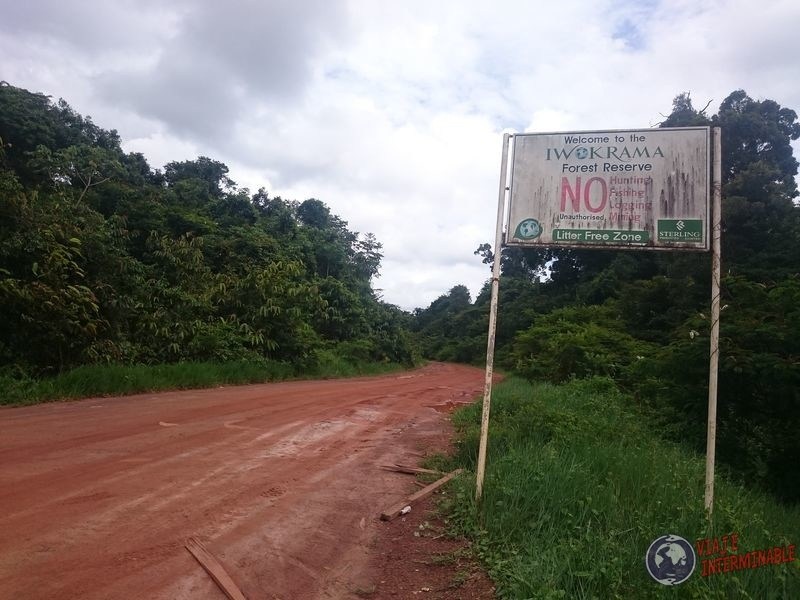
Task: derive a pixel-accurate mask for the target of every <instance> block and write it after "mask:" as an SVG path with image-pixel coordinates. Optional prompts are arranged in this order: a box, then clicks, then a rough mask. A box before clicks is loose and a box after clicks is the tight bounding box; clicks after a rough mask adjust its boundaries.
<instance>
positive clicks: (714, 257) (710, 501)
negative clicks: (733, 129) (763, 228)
mask: <svg viewBox="0 0 800 600" xmlns="http://www.w3.org/2000/svg"><path fill="white" fill-rule="evenodd" d="M711 137H712V140H713V150H714V156H713V159H714V163H713V165H714V167H713V174H712V183H713V199H712V201H713V203H712V208H711V219H712V223H713V225H712V229H711V348H710V361H709V370H708V429H707V432H706V489H705V507H706V513H707V515H708V518H709V519H711V515H712V513H713V512H714V460H715V453H716V443H717V374H718V371H719V313H720V308H719V301H720V277H721V273H722V264H721V257H720V253H721V240H722V141H721V130H720V128H719V127H714V128H712V129H711Z"/></svg>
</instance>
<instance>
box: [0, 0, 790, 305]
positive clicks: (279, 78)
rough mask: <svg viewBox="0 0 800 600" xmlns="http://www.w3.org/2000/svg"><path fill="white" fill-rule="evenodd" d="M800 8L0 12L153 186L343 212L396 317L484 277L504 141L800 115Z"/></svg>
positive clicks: (630, 4)
mask: <svg viewBox="0 0 800 600" xmlns="http://www.w3.org/2000/svg"><path fill="white" fill-rule="evenodd" d="M799 30H800V2H798V1H797V0H761V1H760V2H753V1H752V0H708V1H704V0H558V1H553V2H537V1H534V0H530V1H522V0H520V1H501V0H496V1H494V2H488V1H486V0H484V1H472V0H452V1H445V0H442V1H435V0H426V1H425V0H423V1H417V0H404V1H403V2H389V1H388V0H251V1H248V0H228V1H227V2H222V1H211V0H163V1H160V2H159V1H155V0H104V1H102V0H96V1H89V0H86V1H82V0H27V1H21V0H0V57H1V58H0V79H4V80H6V81H8V82H9V83H11V84H13V85H17V86H21V87H25V88H28V89H30V90H33V91H40V92H44V93H46V94H50V95H52V96H54V97H56V98H58V97H63V98H64V99H65V100H67V101H68V102H69V103H70V104H71V105H72V106H73V107H74V108H75V109H76V110H78V111H79V112H81V113H83V114H88V115H91V116H92V118H93V119H94V121H95V122H96V123H98V124H99V125H101V126H103V127H106V128H115V129H117V130H118V131H119V132H120V135H121V136H122V138H123V141H124V147H125V149H126V150H129V151H138V152H143V153H144V154H145V156H146V157H147V158H148V160H149V161H150V163H151V165H152V166H154V167H161V166H162V165H163V164H164V163H166V162H169V161H171V160H185V159H191V158H195V157H197V156H198V155H205V156H210V157H212V158H214V159H217V160H221V161H223V162H224V163H226V164H227V165H228V166H229V167H230V171H231V172H230V175H231V177H232V179H234V180H235V181H236V182H237V183H238V184H239V185H240V186H245V187H248V188H250V189H251V190H252V191H255V190H257V189H258V188H260V187H265V188H266V189H267V190H268V191H269V193H270V195H273V196H277V195H280V196H282V197H283V198H287V199H297V200H303V199H306V198H310V197H314V198H319V199H320V200H322V201H324V202H326V203H327V204H328V205H329V206H330V207H331V209H332V210H333V212H334V213H336V214H338V215H339V216H341V217H342V218H343V219H345V220H346V221H348V222H349V225H350V228H351V229H354V230H356V231H361V232H366V231H371V232H373V233H375V234H376V236H377V238H378V240H379V241H381V242H382V243H383V247H384V260H383V268H382V275H381V277H380V279H379V280H378V281H377V287H378V288H380V289H382V290H383V291H382V293H383V297H384V299H385V300H387V301H389V302H392V303H394V304H398V305H400V306H401V307H403V308H406V309H410V308H414V307H417V306H427V304H429V303H430V302H431V301H432V300H434V299H435V298H436V297H438V296H439V295H441V294H442V293H445V292H446V291H447V290H449V289H450V288H451V287H452V286H453V285H456V284H458V283H464V284H466V285H468V286H469V287H470V289H471V290H472V292H473V294H474V293H475V292H477V290H478V289H479V288H480V286H481V284H482V283H483V281H484V280H485V279H486V277H487V276H488V270H487V268H486V266H485V265H482V264H481V263H480V259H479V258H478V257H476V256H474V255H473V251H474V250H475V248H476V247H477V246H478V245H479V244H481V243H482V242H491V241H493V237H494V221H495V208H496V202H497V184H498V176H499V166H500V150H501V138H502V132H503V131H514V132H523V131H562V130H563V131H567V130H580V129H612V128H620V129H625V128H642V127H650V126H653V125H655V124H657V123H658V122H659V121H660V120H661V119H662V118H663V115H664V114H667V113H668V112H669V110H670V107H671V101H672V98H673V97H674V96H675V95H676V94H678V93H680V92H683V91H689V92H691V95H692V98H693V99H694V101H695V105H696V106H698V107H702V106H704V105H705V104H706V103H707V102H709V101H711V107H710V110H711V111H715V110H716V107H717V106H718V105H719V102H720V101H721V100H722V99H724V98H725V96H727V95H728V94H729V93H730V92H731V91H733V90H735V89H739V88H743V89H745V90H747V92H748V93H749V94H750V95H751V96H753V97H754V98H758V99H763V98H772V99H774V100H776V101H778V102H779V103H781V104H782V105H784V106H788V107H790V108H793V109H795V110H800V51H799V50H798V41H797V40H798V33H797V32H798V31H799Z"/></svg>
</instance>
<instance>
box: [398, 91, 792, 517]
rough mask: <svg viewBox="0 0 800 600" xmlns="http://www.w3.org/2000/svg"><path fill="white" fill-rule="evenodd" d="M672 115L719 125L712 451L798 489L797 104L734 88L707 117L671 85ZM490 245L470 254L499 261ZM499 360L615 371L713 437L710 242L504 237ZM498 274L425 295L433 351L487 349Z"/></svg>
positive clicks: (666, 411) (670, 425)
mask: <svg viewBox="0 0 800 600" xmlns="http://www.w3.org/2000/svg"><path fill="white" fill-rule="evenodd" d="M661 125H662V126H664V127H678V126H690V125H713V126H719V127H721V128H722V143H723V156H722V166H723V211H722V220H723V233H722V265H723V275H724V278H723V281H722V305H723V311H722V314H721V321H720V323H721V350H720V352H721V355H720V372H719V425H718V437H717V443H718V446H717V454H718V458H719V459H720V460H721V461H722V462H723V463H724V464H725V465H727V467H728V468H729V469H731V471H732V473H733V474H734V475H735V476H737V477H738V478H740V479H741V480H743V481H747V482H749V483H751V484H753V483H754V484H757V485H760V486H763V487H765V488H767V489H770V490H771V491H773V492H774V493H776V494H778V495H779V496H780V497H782V498H784V499H788V500H792V501H797V500H800V467H799V466H798V464H799V463H798V460H797V459H798V456H800V436H799V435H798V431H800V207H798V205H797V202H796V200H795V198H796V197H797V195H798V190H797V184H796V181H795V175H796V174H797V167H798V163H797V161H796V160H795V158H794V156H793V153H792V147H791V145H790V142H791V140H796V139H798V137H800V124H798V122H797V115H796V113H795V112H794V111H793V110H790V109H788V108H784V107H781V106H780V105H779V104H778V103H777V102H774V101H772V100H761V101H759V100H754V99H752V98H751V97H749V96H748V95H747V94H746V93H745V92H744V91H741V90H739V91H735V92H733V93H732V94H730V95H729V96H728V97H727V98H726V99H725V100H724V101H723V102H722V103H721V105H720V107H719V111H718V113H717V114H715V115H712V116H709V115H707V114H706V113H705V112H704V111H702V110H696V109H695V108H694V107H693V105H692V101H691V98H690V96H689V95H688V94H683V95H680V96H678V97H677V98H676V99H675V100H674V103H673V109H672V112H671V114H669V116H668V117H667V118H666V119H665V120H664V122H663V123H662V124H661ZM492 252H493V249H492V248H491V247H490V246H489V245H488V244H483V245H481V246H480V247H479V248H478V249H477V250H476V255H478V256H480V257H482V258H483V261H484V262H485V263H487V264H490V263H491V262H492V259H493V254H492ZM501 265H502V278H501V282H500V311H499V316H498V334H497V336H498V337H497V362H498V364H499V365H500V366H501V367H503V368H505V369H506V370H508V371H512V372H516V373H519V374H522V375H524V376H526V377H528V378H529V379H531V380H540V381H541V380H549V381H552V382H561V381H565V380H569V379H572V378H576V377H577V378H580V377H587V376H591V375H601V376H607V377H609V378H613V379H614V380H615V381H616V382H617V383H618V385H619V386H620V387H621V388H622V389H624V390H626V391H627V392H629V393H630V395H631V397H632V398H634V399H635V401H636V402H638V403H640V404H641V405H642V406H644V407H645V408H647V409H649V410H652V412H653V413H654V414H655V415H656V416H657V417H658V419H659V422H660V423H661V426H662V428H663V432H664V434H665V435H666V436H670V437H672V438H677V439H680V440H684V441H686V442H688V443H690V444H691V445H693V446H695V447H696V448H697V449H698V450H699V451H703V450H704V448H705V428H706V408H707V389H708V388H707V385H708V351H709V332H710V323H709V318H708V317H709V307H710V285H711V284H710V256H709V255H708V254H697V253H668V254H665V253H657V252H646V251H625V252H616V251H611V250H609V251H603V250H586V251H580V250H565V249H552V250H547V251H537V250H529V249H520V248H503V249H502V254H501ZM488 308H489V287H488V285H487V286H484V288H483V290H482V291H481V292H480V293H479V294H478V297H477V298H476V299H475V301H474V302H472V300H471V298H470V294H469V290H468V289H467V288H466V287H465V286H463V285H458V286H455V287H454V288H452V289H451V290H450V291H449V292H448V293H446V294H444V295H442V296H441V297H440V298H438V299H437V300H435V301H434V302H433V303H432V304H431V305H430V306H429V307H427V308H425V309H418V310H417V311H416V312H415V315H414V317H415V318H414V322H413V325H412V326H413V329H414V331H415V333H416V335H417V337H418V339H419V342H420V344H421V347H422V351H423V354H424V355H425V356H429V357H433V358H437V359H440V360H453V361H462V362H471V363H475V364H480V363H481V362H482V361H483V360H484V357H485V349H486V329H487V322H488Z"/></svg>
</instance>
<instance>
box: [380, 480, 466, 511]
mask: <svg viewBox="0 0 800 600" xmlns="http://www.w3.org/2000/svg"><path fill="white" fill-rule="evenodd" d="M463 470H464V469H456V470H455V471H453V472H452V473H448V474H447V475H445V476H444V477H442V478H441V479H437V480H436V481H434V482H433V483H432V484H430V485H428V486H425V487H424V488H422V489H421V490H420V491H418V492H417V493H416V494H412V495H411V496H409V497H408V498H406V499H405V500H403V501H402V502H398V503H397V504H395V505H394V506H392V507H391V508H389V509H387V510H385V511H384V512H382V513H381V520H382V521H391V520H392V519H394V518H395V517H396V516H397V515H399V514H400V511H402V510H403V509H404V508H405V507H406V506H412V505H413V504H414V503H415V502H419V501H420V500H422V499H424V498H427V497H428V496H430V495H431V494H432V493H433V492H435V491H436V490H437V489H439V488H440V487H442V486H443V485H444V484H445V483H447V482H448V481H450V480H451V479H452V478H453V477H455V476H456V475H458V474H459V473H461V472H462V471H463Z"/></svg>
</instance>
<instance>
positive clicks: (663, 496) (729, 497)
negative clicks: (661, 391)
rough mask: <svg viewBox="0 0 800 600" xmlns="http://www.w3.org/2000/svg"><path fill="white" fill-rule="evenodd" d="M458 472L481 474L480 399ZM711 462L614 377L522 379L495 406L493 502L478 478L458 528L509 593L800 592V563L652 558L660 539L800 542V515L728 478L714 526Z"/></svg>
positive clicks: (470, 481) (469, 419) (458, 501)
mask: <svg viewBox="0 0 800 600" xmlns="http://www.w3.org/2000/svg"><path fill="white" fill-rule="evenodd" d="M454 421H455V424H456V426H457V428H458V430H459V432H460V434H459V436H460V437H459V442H458V446H457V448H458V449H457V454H456V456H455V458H454V463H456V464H455V465H454V466H464V467H467V468H470V469H474V463H475V457H476V455H477V444H478V432H479V422H480V405H479V403H478V404H475V405H472V406H470V407H467V408H466V409H464V410H462V411H460V412H458V413H456V414H455V416H454ZM704 475H705V470H704V459H703V457H702V456H698V455H697V454H696V453H693V452H691V451H689V450H687V449H685V448H683V447H681V446H678V445H675V444H671V443H668V442H665V441H664V440H662V439H661V438H660V437H659V435H658V434H657V432H656V431H655V430H654V429H652V425H651V424H650V423H649V422H648V420H647V418H646V417H644V416H643V415H641V414H638V411H637V410H636V409H635V407H633V405H632V402H631V401H630V400H629V399H628V398H627V397H625V396H624V395H622V394H621V393H620V392H619V391H618V390H617V389H616V387H615V386H614V384H613V383H612V382H610V381H609V380H605V379H592V380H583V381H574V382H571V383H568V384H564V385H561V386H552V385H531V384H529V383H528V382H526V381H524V380H520V379H509V380H507V381H506V382H504V383H502V384H500V385H499V386H497V387H496V391H495V394H494V398H493V403H492V425H491V433H490V438H489V454H488V467H487V477H486V482H485V487H484V498H483V502H482V505H481V507H480V510H479V509H478V507H476V506H475V503H474V500H473V498H474V476H473V477H461V478H459V479H458V480H456V482H455V485H454V487H453V488H452V490H453V491H452V493H450V494H449V495H448V496H449V498H450V500H449V501H448V502H447V503H445V505H444V510H445V513H446V514H447V519H448V522H449V523H450V525H451V526H452V528H453V530H454V531H455V532H456V533H461V534H466V535H468V536H470V537H471V538H472V539H473V540H474V545H475V548H476V551H477V553H478V555H479V557H480V558H481V559H482V560H483V562H484V564H485V565H486V566H487V569H488V571H489V574H490V575H491V576H492V578H493V579H494V581H495V583H496V584H497V588H498V595H499V596H500V597H501V598H599V599H606V598H637V599H638V598H662V597H669V598H676V597H677V598H720V599H722V598H758V599H762V598H800V561H795V562H794V563H793V564H788V565H781V566H772V565H770V566H766V567H763V568H760V569H755V570H748V571H739V572H736V573H726V574H721V575H714V576H711V577H701V576H700V564H699V561H698V566H697V570H696V571H695V573H694V574H693V575H692V576H691V577H690V578H689V580H687V581H686V582H684V583H683V584H681V585H680V586H678V587H666V586H662V585H660V584H658V583H656V582H655V581H653V580H652V579H651V578H650V576H649V575H648V574H647V572H646V570H645V566H644V556H645V553H646V551H647V548H648V546H649V545H650V543H651V542H652V541H653V540H654V539H655V538H657V537H659V536H661V535H663V534H667V533H672V534H677V535H680V536H683V537H684V538H686V539H687V540H689V541H690V542H694V540H696V539H699V538H704V537H714V536H721V535H723V534H728V533H733V532H736V533H738V534H739V548H740V550H739V551H740V552H743V551H745V552H746V551H749V550H760V549H764V548H768V547H772V546H777V545H784V544H790V543H794V544H796V543H798V542H800V509H798V507H787V506H783V505H780V504H779V503H777V502H776V501H775V500H773V499H772V498H770V497H768V496H765V495H762V494H759V493H756V492H753V491H749V490H746V489H744V488H742V487H739V486H736V485H734V484H732V483H730V482H729V481H728V480H726V479H725V478H724V477H722V476H720V477H718V478H717V482H716V503H715V512H714V520H713V525H709V524H708V522H707V520H706V518H705V511H704V509H703V485H704Z"/></svg>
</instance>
